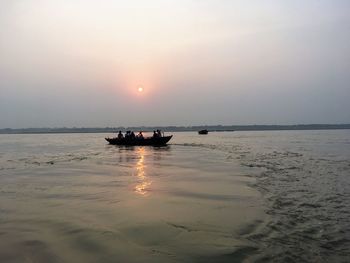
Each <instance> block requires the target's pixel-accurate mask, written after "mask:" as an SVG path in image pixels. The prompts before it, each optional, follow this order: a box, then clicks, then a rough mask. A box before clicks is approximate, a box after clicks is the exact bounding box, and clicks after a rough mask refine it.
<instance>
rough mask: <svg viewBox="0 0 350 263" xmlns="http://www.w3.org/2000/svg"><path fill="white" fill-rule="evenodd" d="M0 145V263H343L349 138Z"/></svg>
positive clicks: (19, 140) (73, 138)
mask: <svg viewBox="0 0 350 263" xmlns="http://www.w3.org/2000/svg"><path fill="white" fill-rule="evenodd" d="M104 136H107V135H105V134H48V135H46V134H38V135H0V197H1V198H0V260H1V261H2V262H48V261H50V262H72V260H73V259H74V262H147V261H148V262H240V261H247V262H252V261H258V262H264V261H266V262H270V261H277V262H285V261H291V262H303V261H305V262H310V261H311V262H322V261H324V262H331V261H332V262H334V261H336V262H347V261H349V253H350V249H349V247H350V246H349V236H350V229H349V226H350V222H349V218H350V215H349V212H350V208H349V207H350V196H349V193H350V187H349V175H350V173H349V171H350V147H349V146H350V132H349V131H348V130H343V131H291V132H288V131H282V132H277V131H275V132H233V133H225V132H224V133H210V134H209V135H206V136H199V135H197V134H196V133H190V132H188V133H174V138H173V139H172V141H171V143H170V145H168V146H166V147H120V146H111V145H107V144H106V143H105V142H104V141H103V138H104Z"/></svg>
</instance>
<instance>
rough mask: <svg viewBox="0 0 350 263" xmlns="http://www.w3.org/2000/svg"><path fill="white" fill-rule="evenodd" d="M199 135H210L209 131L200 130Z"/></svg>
mask: <svg viewBox="0 0 350 263" xmlns="http://www.w3.org/2000/svg"><path fill="white" fill-rule="evenodd" d="M198 134H208V130H200V131H198Z"/></svg>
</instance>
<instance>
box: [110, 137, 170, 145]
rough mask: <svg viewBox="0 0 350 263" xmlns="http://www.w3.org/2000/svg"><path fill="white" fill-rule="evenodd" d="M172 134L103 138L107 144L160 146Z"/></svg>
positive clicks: (166, 141) (168, 139)
mask: <svg viewBox="0 0 350 263" xmlns="http://www.w3.org/2000/svg"><path fill="white" fill-rule="evenodd" d="M172 137H173V136H172V135H170V136H163V137H150V138H144V139H138V138H136V139H125V138H122V139H118V138H105V139H106V141H107V142H109V144H113V145H127V146H128V145H130V146H143V145H149V146H162V145H166V144H167V143H168V142H169V141H170V139H171V138H172Z"/></svg>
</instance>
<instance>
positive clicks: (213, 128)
mask: <svg viewBox="0 0 350 263" xmlns="http://www.w3.org/2000/svg"><path fill="white" fill-rule="evenodd" d="M157 129H161V130H162V131H165V132H186V131H199V130H204V129H206V130H208V131H210V132H232V131H287V130H290V131H295V130H345V129H350V124H297V125H202V126H139V127H105V128H98V127H97V128H65V127H63V128H23V129H11V128H6V129H0V134H50V133H114V132H116V131H123V132H125V131H127V130H133V131H145V132H147V131H153V130H157Z"/></svg>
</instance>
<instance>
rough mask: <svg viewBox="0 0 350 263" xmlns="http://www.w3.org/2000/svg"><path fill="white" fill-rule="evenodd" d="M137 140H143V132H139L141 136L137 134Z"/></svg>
mask: <svg viewBox="0 0 350 263" xmlns="http://www.w3.org/2000/svg"><path fill="white" fill-rule="evenodd" d="M137 138H139V139H143V134H142V131H140V132H139V134H137Z"/></svg>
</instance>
